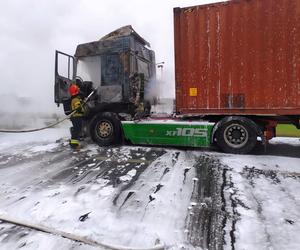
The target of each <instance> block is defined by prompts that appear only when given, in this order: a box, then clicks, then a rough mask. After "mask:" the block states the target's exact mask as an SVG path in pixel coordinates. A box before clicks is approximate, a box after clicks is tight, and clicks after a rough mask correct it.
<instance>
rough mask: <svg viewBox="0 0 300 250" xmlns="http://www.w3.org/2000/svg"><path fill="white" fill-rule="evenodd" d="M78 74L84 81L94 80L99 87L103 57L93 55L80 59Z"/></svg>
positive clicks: (94, 84)
mask: <svg viewBox="0 0 300 250" xmlns="http://www.w3.org/2000/svg"><path fill="white" fill-rule="evenodd" d="M77 76H79V77H81V78H82V79H83V80H84V81H91V82H93V86H94V87H97V86H99V85H100V83H101V57H100V56H91V57H83V58H80V59H78V63H77Z"/></svg>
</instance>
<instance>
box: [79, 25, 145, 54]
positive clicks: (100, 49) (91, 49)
mask: <svg viewBox="0 0 300 250" xmlns="http://www.w3.org/2000/svg"><path fill="white" fill-rule="evenodd" d="M127 37H132V38H134V39H135V40H136V41H138V42H139V43H141V44H142V45H143V46H148V47H150V43H149V42H147V41H146V40H145V39H144V38H142V37H141V36H140V35H139V34H138V33H137V32H136V31H135V30H134V29H133V28H132V26H131V25H127V26H124V27H121V28H119V29H116V30H115V31H113V32H110V33H109V34H107V35H105V36H104V37H102V38H100V39H99V40H98V41H94V42H90V43H84V44H79V45H78V46H77V49H76V53H75V56H76V57H83V56H92V55H97V54H102V53H104V51H105V50H107V49H112V48H113V47H115V48H117V47H118V45H120V44H124V42H123V41H124V39H125V38H127Z"/></svg>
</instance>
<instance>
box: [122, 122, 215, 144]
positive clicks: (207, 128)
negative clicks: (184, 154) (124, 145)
mask: <svg viewBox="0 0 300 250" xmlns="http://www.w3.org/2000/svg"><path fill="white" fill-rule="evenodd" d="M213 126H214V123H209V122H194V121H179V120H169V119H168V120H153V119H147V120H141V121H122V128H123V133H124V137H125V139H126V140H128V141H130V142H131V143H133V144H138V145H166V146H186V147H209V146H210V145H211V138H212V130H213Z"/></svg>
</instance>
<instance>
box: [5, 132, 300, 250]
mask: <svg viewBox="0 0 300 250" xmlns="http://www.w3.org/2000/svg"><path fill="white" fill-rule="evenodd" d="M67 137H68V130H67V129H63V128H61V129H52V130H51V129H50V130H48V131H45V132H39V133H37V134H27V135H6V134H2V135H0V217H1V216H2V217H5V216H7V217H10V218H15V219H16V220H22V221H27V222H30V223H31V224H36V225H41V226H45V227H47V228H52V229H54V230H60V231H63V232H66V233H70V234H73V235H76V236H78V237H83V238H86V239H89V240H92V241H97V242H101V243H105V244H109V245H117V246H126V247H132V248H150V247H154V246H159V245H164V246H165V247H166V249H201V247H202V248H204V249H205V248H208V249H299V248H300V239H299V237H297V236H298V234H299V233H300V219H299V218H300V193H299V187H300V141H299V139H291V140H284V141H283V140H281V139H279V140H275V142H273V145H271V147H270V150H269V151H268V152H267V154H264V155H262V153H261V152H260V151H257V154H260V155H251V156H250V155H247V156H235V155H226V154H221V153H215V152H212V151H199V150H179V149H167V148H159V147H153V148H149V147H130V146H119V147H112V148H99V147H97V146H96V145H93V144H90V145H88V146H86V147H85V148H84V149H82V150H80V151H79V152H76V151H75V152H74V151H72V150H70V149H69V147H68V145H67V144H68V143H67ZM58 139H59V140H58ZM19 248H21V249H96V247H92V246H90V245H87V244H84V243H79V242H75V241H72V240H69V239H66V238H62V237H60V236H57V235H52V234H48V233H44V232H40V231H36V230H34V229H30V228H26V227H22V226H16V225H14V224H10V223H4V222H2V223H0V249H19ZM97 249H99V248H97Z"/></svg>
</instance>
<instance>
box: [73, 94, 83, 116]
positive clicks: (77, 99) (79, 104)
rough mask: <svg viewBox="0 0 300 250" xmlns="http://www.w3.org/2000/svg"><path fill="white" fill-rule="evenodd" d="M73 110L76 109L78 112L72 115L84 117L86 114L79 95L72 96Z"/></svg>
mask: <svg viewBox="0 0 300 250" xmlns="http://www.w3.org/2000/svg"><path fill="white" fill-rule="evenodd" d="M71 110H72V112H73V111H74V110H76V112H75V113H74V114H73V115H72V117H82V116H83V115H84V108H83V106H82V100H81V98H80V97H79V96H74V97H72V100H71Z"/></svg>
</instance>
